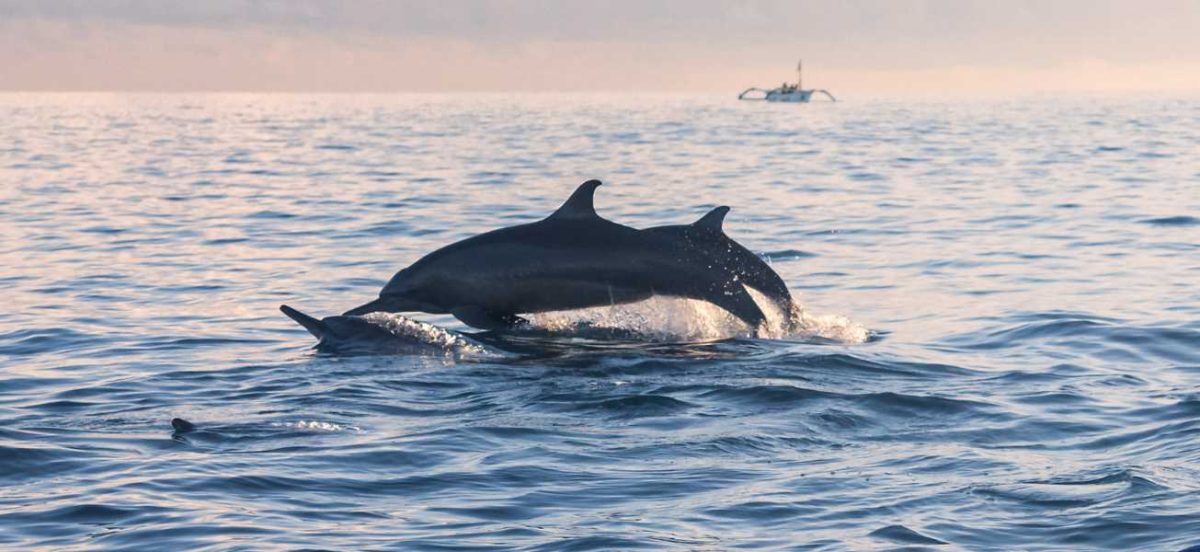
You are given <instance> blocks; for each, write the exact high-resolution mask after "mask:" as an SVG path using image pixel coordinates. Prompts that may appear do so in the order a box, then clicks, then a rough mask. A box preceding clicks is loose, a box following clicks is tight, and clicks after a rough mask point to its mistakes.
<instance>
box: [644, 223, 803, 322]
mask: <svg viewBox="0 0 1200 552" xmlns="http://www.w3.org/2000/svg"><path fill="white" fill-rule="evenodd" d="M728 213H729V207H726V206H721V207H717V208H715V209H713V210H711V211H709V212H708V213H707V214H705V215H704V216H703V217H700V219H699V220H697V221H696V222H693V223H692V224H675V225H670V226H656V227H653V228H647V229H645V230H643V232H647V233H650V234H657V235H659V236H663V237H666V238H669V239H671V240H673V241H674V242H675V243H676V244H677V251H678V254H679V255H681V256H692V257H695V259H693V260H692V262H702V263H708V264H709V265H710V266H712V267H713V268H714V269H716V270H719V271H722V272H724V273H726V274H731V275H733V277H735V278H736V279H737V280H738V281H740V282H741V283H743V284H745V285H746V286H748V287H751V288H754V289H755V290H757V291H758V292H760V293H762V294H764V295H766V296H767V298H768V299H770V300H771V302H773V303H775V304H776V306H778V307H779V309H780V310H781V311H782V312H783V313H784V314H790V313H791V312H792V293H791V291H790V290H788V286H787V283H785V282H784V281H783V278H780V277H779V274H778V273H776V272H775V270H774V269H772V268H771V265H769V264H767V263H766V261H763V260H762V257H759V256H758V255H757V254H755V253H754V252H753V251H750V250H749V249H746V248H745V247H744V246H742V244H740V243H738V242H736V241H734V240H733V238H730V237H729V236H727V235H726V234H725V231H724V229H722V228H721V225H722V224H723V223H724V222H725V215H727V214H728Z"/></svg>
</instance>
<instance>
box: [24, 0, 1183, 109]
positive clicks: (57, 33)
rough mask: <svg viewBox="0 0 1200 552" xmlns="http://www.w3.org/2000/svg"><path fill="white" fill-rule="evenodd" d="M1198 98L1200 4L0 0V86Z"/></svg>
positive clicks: (1054, 0)
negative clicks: (1180, 94) (787, 86)
mask: <svg viewBox="0 0 1200 552" xmlns="http://www.w3.org/2000/svg"><path fill="white" fill-rule="evenodd" d="M799 57H803V58H804V60H805V68H806V71H805V77H806V79H805V84H806V86H809V87H812V86H816V87H822V88H829V89H831V90H832V91H834V92H836V93H841V94H843V95H844V94H894V93H938V92H949V93H965V94H975V93H983V94H995V93H1006V92H1007V91H1018V92H1031V91H1060V90H1069V91H1106V92H1107V91H1156V90H1157V91H1167V92H1174V91H1200V0H1138V1H1133V0H1127V1H1114V0H1108V1H1106V0H1006V1H1001V0H993V1H973V0H907V1H906V0H895V1H853V0H846V1H804V0H791V1H786V0H785V1H771V0H763V1H732V0H730V1H715V0H686V1H683V0H679V1H676V0H671V1H668V0H657V1H656V0H629V1H624V0H616V1H611V0H610V1H600V0H596V1H587V2H584V1H577V0H559V1H541V0H526V1H520V0H461V1H456V0H436V1H434V0H430V1H382V0H363V1H344V2H335V1H318V0H308V1H305V0H294V1H284V0H261V1H253V0H190V1H174V0H90V1H89V0H75V1H65V0H63V1H59V0H0V90H243V91H262V90H289V91H543V90H544V91H585V90H586V91H660V90H661V91H696V92H726V93H730V92H732V93H736V92H738V91H740V90H741V89H742V88H744V87H746V86H750V85H774V84H778V83H779V82H781V81H783V80H784V79H787V80H794V78H795V73H794V70H793V69H794V67H795V63H796V59H797V58H799Z"/></svg>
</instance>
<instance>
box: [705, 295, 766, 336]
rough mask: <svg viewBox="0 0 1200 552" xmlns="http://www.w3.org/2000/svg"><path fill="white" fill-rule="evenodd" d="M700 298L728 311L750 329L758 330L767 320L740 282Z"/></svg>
mask: <svg viewBox="0 0 1200 552" xmlns="http://www.w3.org/2000/svg"><path fill="white" fill-rule="evenodd" d="M702 299H703V300H705V301H708V302H709V303H712V304H714V305H716V306H718V307H721V308H723V309H725V310H727V311H729V314H732V315H734V316H736V317H737V318H738V319H740V320H741V321H742V322H745V323H746V324H748V325H749V326H750V329H752V330H758V327H759V326H760V325H762V323H763V322H766V320H767V317H766V315H764V314H763V311H762V309H760V308H759V307H758V303H755V302H754V297H751V296H750V292H748V291H746V288H745V287H743V286H742V285H741V284H734V285H732V286H729V287H726V288H725V289H718V290H715V292H714V293H709V294H705V296H704V297H702Z"/></svg>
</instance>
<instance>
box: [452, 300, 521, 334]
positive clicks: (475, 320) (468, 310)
mask: <svg viewBox="0 0 1200 552" xmlns="http://www.w3.org/2000/svg"><path fill="white" fill-rule="evenodd" d="M450 314H452V315H454V317H455V318H457V319H458V320H459V322H462V323H463V324H466V325H468V326H471V327H472V328H479V329H481V330H506V329H510V328H515V327H518V326H524V325H527V324H529V321H528V320H525V319H524V318H521V317H520V316H517V315H515V314H511V313H494V312H490V311H488V310H486V309H484V308H483V307H479V306H475V305H469V306H461V307H455V308H454V309H452V310H451V311H450Z"/></svg>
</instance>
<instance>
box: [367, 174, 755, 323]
mask: <svg viewBox="0 0 1200 552" xmlns="http://www.w3.org/2000/svg"><path fill="white" fill-rule="evenodd" d="M598 186H600V181H599V180H589V181H587V182H584V183H583V184H582V185H580V186H579V188H577V189H576V190H575V193H573V194H572V195H571V197H570V198H569V199H567V201H566V203H564V204H563V205H562V206H561V207H559V208H558V210H557V211H555V212H554V213H553V214H551V215H550V216H549V217H547V218H545V219H542V220H540V221H537V222H533V223H529V224H522V225H518V226H512V227H508V228H501V229H499V230H493V231H491V232H487V233H485V234H480V235H478V236H474V237H471V238H467V239H465V240H462V241H459V242H457V243H453V244H450V245H447V246H445V247H443V248H441V249H438V250H437V251H434V252H432V253H430V254H428V255H426V256H425V257H423V258H421V259H419V260H418V261H417V262H415V263H413V264H412V265H411V266H409V267H408V268H405V269H403V270H401V271H400V272H397V273H396V275H395V276H393V277H392V279H391V281H389V282H388V283H387V285H385V286H384V287H383V290H382V291H381V292H380V294H379V299H376V300H375V301H372V302H370V303H367V304H365V305H362V306H359V307H356V308H353V309H350V310H349V311H347V312H346V314H347V315H359V314H365V313H369V312H373V311H385V312H408V311H421V312H428V313H433V314H444V313H450V314H453V315H454V316H455V317H456V318H458V319H459V320H460V321H462V322H463V323H465V324H467V325H469V326H474V327H476V328H482V329H501V328H507V327H511V326H514V325H518V324H521V323H522V322H523V320H522V319H521V318H520V317H519V315H520V314H525V313H538V312H546V311H557V310H571V309H581V308H588V307H597V306H603V305H617V304H623V303H632V302H635V301H640V300H643V299H648V298H650V297H651V296H652V295H655V294H659V295H667V296H674V297H685V298H690V299H698V300H702V301H707V302H709V303H712V304H715V305H717V306H718V307H721V308H723V309H725V310H726V311H729V312H730V313H731V314H733V315H734V316H736V317H737V318H739V319H741V320H742V321H744V322H745V323H747V324H749V325H750V327H751V328H754V329H757V328H758V327H759V325H760V324H762V323H763V321H764V320H765V316H764V315H763V312H762V310H761V309H759V307H758V305H757V304H756V303H755V302H754V298H753V297H751V296H750V294H749V292H747V291H746V289H745V288H744V287H743V286H742V284H741V283H740V282H738V281H736V279H734V278H731V277H729V275H728V274H726V273H725V272H724V271H722V270H719V269H714V268H713V267H710V266H709V263H706V262H702V261H703V259H702V258H701V256H698V255H678V254H676V253H675V251H676V250H677V249H678V248H677V245H676V244H675V243H673V242H674V240H672V239H670V237H669V236H666V235H659V234H656V233H647V232H642V231H640V230H637V229H635V228H631V227H628V226H625V225H622V224H617V223H615V222H612V221H609V220H606V219H604V218H601V217H600V215H598V214H596V210H595V207H594V203H593V196H594V194H595V191H596V188H597V187H598Z"/></svg>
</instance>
